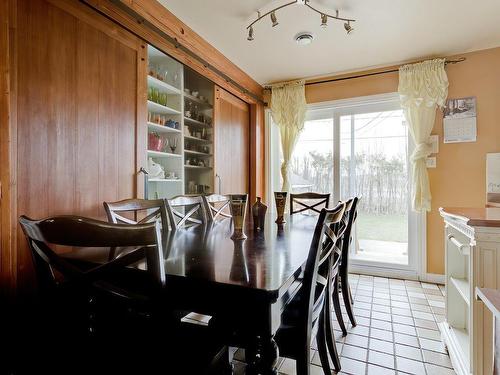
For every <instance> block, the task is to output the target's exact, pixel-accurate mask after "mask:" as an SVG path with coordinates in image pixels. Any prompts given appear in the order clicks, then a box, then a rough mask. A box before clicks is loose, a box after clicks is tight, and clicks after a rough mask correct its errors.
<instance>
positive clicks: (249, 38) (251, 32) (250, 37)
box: [247, 26, 253, 41]
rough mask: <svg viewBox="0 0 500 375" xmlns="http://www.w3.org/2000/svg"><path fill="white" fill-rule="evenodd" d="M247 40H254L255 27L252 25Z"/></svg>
mask: <svg viewBox="0 0 500 375" xmlns="http://www.w3.org/2000/svg"><path fill="white" fill-rule="evenodd" d="M247 40H249V41H252V40H253V27H252V26H250V28H249V29H248V37H247Z"/></svg>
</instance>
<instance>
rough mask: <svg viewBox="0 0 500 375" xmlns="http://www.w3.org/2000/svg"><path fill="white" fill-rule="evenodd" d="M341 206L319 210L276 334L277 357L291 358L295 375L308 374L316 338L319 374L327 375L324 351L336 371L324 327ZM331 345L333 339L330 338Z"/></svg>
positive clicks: (335, 358) (337, 255)
mask: <svg viewBox="0 0 500 375" xmlns="http://www.w3.org/2000/svg"><path fill="white" fill-rule="evenodd" d="M344 209H345V204H344V203H339V204H338V205H337V206H336V207H335V208H333V209H327V208H323V209H322V210H321V211H320V214H319V218H318V221H317V224H316V228H315V230H314V235H313V239H312V241H311V246H310V249H309V255H308V258H307V261H306V264H305V269H304V277H303V279H302V286H301V289H300V291H299V292H298V293H297V295H296V296H295V297H294V298H293V299H292V301H291V302H290V303H289V304H288V305H287V306H286V307H285V310H284V312H283V314H282V325H281V327H280V328H279V330H278V332H277V333H276V336H275V339H276V342H277V344H278V348H279V353H280V356H283V357H288V358H292V359H295V361H296V372H297V374H298V375H305V374H309V373H310V372H309V366H310V348H311V342H312V340H313V339H314V337H316V343H317V347H318V353H319V356H320V361H321V365H322V368H323V372H324V373H325V375H326V374H331V370H330V364H329V361H328V350H330V356H331V357H332V362H333V365H334V367H335V371H337V372H338V371H340V369H341V366H340V360H339V357H338V353H337V350H336V346H335V345H333V347H330V348H328V346H327V333H328V332H327V331H326V328H327V324H326V321H325V320H326V318H327V317H329V313H328V312H327V310H329V309H330V299H329V294H330V293H331V290H330V282H329V279H330V271H331V269H332V268H333V262H338V259H339V258H340V249H338V248H336V246H335V244H336V243H337V238H338V235H337V233H336V230H337V228H338V226H336V224H337V223H339V222H340V220H341V218H342V215H343V213H344ZM329 339H331V340H332V341H333V343H334V344H335V338H334V337H330V338H329Z"/></svg>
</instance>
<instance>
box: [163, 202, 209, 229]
mask: <svg viewBox="0 0 500 375" xmlns="http://www.w3.org/2000/svg"><path fill="white" fill-rule="evenodd" d="M166 203H167V213H168V218H169V221H170V227H171V228H172V230H176V229H179V228H181V227H183V226H186V225H197V224H206V223H207V214H206V212H205V207H204V203H203V199H202V197H201V196H199V195H197V196H185V195H179V196H177V197H174V198H172V199H167V200H166ZM180 207H182V212H181V211H179V210H178V209H177V208H180Z"/></svg>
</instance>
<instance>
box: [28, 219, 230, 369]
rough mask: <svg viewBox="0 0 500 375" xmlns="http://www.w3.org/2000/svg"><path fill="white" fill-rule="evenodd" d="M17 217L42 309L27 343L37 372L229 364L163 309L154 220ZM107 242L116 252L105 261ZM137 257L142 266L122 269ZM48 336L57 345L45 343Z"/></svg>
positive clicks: (218, 348) (202, 335)
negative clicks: (131, 222) (133, 222)
mask: <svg viewBox="0 0 500 375" xmlns="http://www.w3.org/2000/svg"><path fill="white" fill-rule="evenodd" d="M19 221H20V224H21V227H22V229H23V231H24V233H25V235H26V239H27V241H28V245H29V247H30V249H31V253H32V256H33V261H34V264H35V269H36V275H37V278H38V281H39V286H40V288H41V292H42V293H41V296H42V301H43V302H44V305H43V307H45V308H44V309H43V310H41V311H42V313H43V315H42V317H43V318H42V320H41V324H40V326H41V327H42V328H41V330H40V332H36V333H35V335H34V337H33V340H31V341H30V342H29V343H30V344H31V345H35V346H36V347H35V348H33V351H34V352H36V355H37V356H39V358H40V359H43V361H42V362H41V363H40V362H36V361H34V362H33V363H28V362H27V363H24V364H23V365H24V366H25V367H27V368H29V367H30V366H31V365H33V366H37V370H38V372H40V369H41V368H42V369H43V368H44V366H47V368H46V370H47V371H50V372H51V373H80V372H81V373H94V372H101V371H103V372H105V371H106V372H109V371H111V370H112V371H114V372H120V373H141V372H142V373H149V372H150V371H154V370H155V369H157V368H163V369H166V370H172V371H173V372H172V373H182V372H183V373H193V374H194V373H207V372H209V371H211V372H210V373H213V374H219V373H223V371H224V370H222V369H227V368H228V358H227V357H228V355H227V349H226V348H225V347H223V346H222V345H218V344H216V343H215V341H213V340H212V338H211V337H210V332H209V331H208V329H206V330H205V331H203V332H202V331H200V330H199V329H200V327H194V326H192V325H190V326H189V327H187V328H185V326H184V325H183V324H182V323H181V322H176V321H173V320H170V319H169V317H168V316H167V315H166V314H164V312H165V311H168V310H166V309H164V304H165V302H164V301H165V300H166V301H167V302H168V298H166V296H165V294H164V288H163V286H164V285H165V280H166V278H165V273H164V266H163V254H162V245H161V241H160V237H161V235H160V225H159V223H158V222H154V223H148V224H137V225H123V224H113V223H106V222H101V221H97V220H93V219H88V218H83V217H78V216H57V217H52V218H47V219H44V220H31V219H29V218H27V217H25V216H21V218H20V219H19ZM60 247H68V248H70V249H71V251H70V252H68V253H67V254H66V255H64V256H63V255H62V254H59V253H58V251H56V249H57V250H59V249H60ZM110 247H113V248H115V249H118V255H117V256H116V257H115V258H114V259H113V260H111V261H107V259H108V254H107V252H109V251H110ZM61 250H62V249H61ZM137 262H143V263H144V267H145V268H146V270H147V272H145V271H144V270H138V269H136V268H134V267H128V266H130V265H133V264H136V263H137ZM45 328H46V329H45ZM203 328H207V327H203ZM185 329H187V330H188V331H187V333H186V331H185ZM40 335H43V336H40ZM186 341H187V342H186ZM54 342H55V343H57V345H58V346H57V349H56V347H53V346H52V345H48V344H49V343H50V344H53V343H54ZM158 342H161V344H160V345H158ZM193 346H196V348H194V347H193ZM23 349H24V348H23ZM197 349H199V350H197ZM55 352H57V356H55V355H54V353H55ZM23 353H24V352H23ZM193 359H194V360H193ZM182 360H184V362H182ZM179 361H181V362H179ZM23 370H26V369H23ZM221 371H222V372H221ZM21 372H22V371H21ZM42 372H43V371H42Z"/></svg>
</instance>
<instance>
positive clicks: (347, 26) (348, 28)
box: [344, 21, 354, 35]
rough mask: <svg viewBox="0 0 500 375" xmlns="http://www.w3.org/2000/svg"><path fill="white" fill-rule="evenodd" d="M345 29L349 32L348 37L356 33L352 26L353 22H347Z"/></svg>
mask: <svg viewBox="0 0 500 375" xmlns="http://www.w3.org/2000/svg"><path fill="white" fill-rule="evenodd" d="M344 29H345V31H346V32H347V35H349V34H351V33H352V32H353V31H354V28H353V27H352V26H351V22H350V21H347V22H346V23H344Z"/></svg>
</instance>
